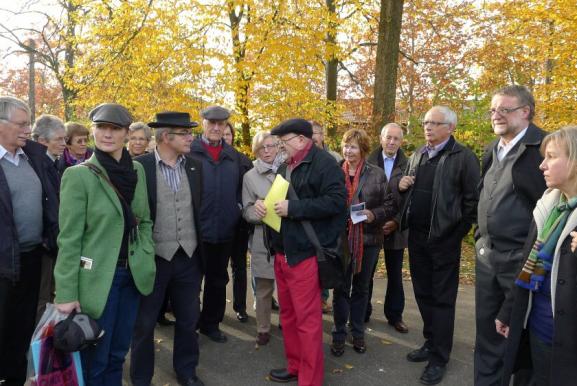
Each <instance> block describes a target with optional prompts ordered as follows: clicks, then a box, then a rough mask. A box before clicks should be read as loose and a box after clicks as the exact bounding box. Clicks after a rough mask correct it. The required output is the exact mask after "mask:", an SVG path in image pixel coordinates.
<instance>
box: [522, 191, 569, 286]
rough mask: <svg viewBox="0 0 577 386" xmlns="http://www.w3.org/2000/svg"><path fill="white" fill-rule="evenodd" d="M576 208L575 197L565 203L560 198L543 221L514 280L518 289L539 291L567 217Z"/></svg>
mask: <svg viewBox="0 0 577 386" xmlns="http://www.w3.org/2000/svg"><path fill="white" fill-rule="evenodd" d="M576 206H577V197H573V198H571V199H570V200H569V201H566V199H565V198H564V196H561V199H560V200H559V204H558V205H557V206H556V207H555V208H553V210H552V211H551V213H550V214H549V217H547V221H545V225H544V226H543V229H542V230H541V232H539V235H538V236H537V240H535V244H533V248H532V249H531V253H530V254H529V257H528V258H527V261H526V262H525V265H524V266H523V269H522V270H521V273H520V274H519V276H518V277H517V280H515V284H517V285H518V286H519V287H523V288H525V289H528V290H530V291H538V290H539V287H540V285H541V283H543V280H544V279H545V276H546V275H547V272H551V267H552V265H553V256H554V254H555V247H556V246H557V242H558V241H559V237H560V236H561V232H562V231H563V228H564V227H565V224H566V223H567V219H568V218H569V215H570V214H571V212H572V211H573V209H575V207H576Z"/></svg>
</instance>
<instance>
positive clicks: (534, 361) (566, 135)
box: [495, 127, 577, 386]
mask: <svg viewBox="0 0 577 386" xmlns="http://www.w3.org/2000/svg"><path fill="white" fill-rule="evenodd" d="M541 152H542V153H543V156H544V160H543V162H542V163H541V165H540V169H541V170H542V171H543V175H544V177H545V182H546V183H547V187H548V189H547V190H546V191H545V193H544V194H543V197H542V198H541V199H540V200H539V201H538V202H537V206H536V207H535V209H534V211H533V227H532V230H531V232H530V234H529V238H528V240H527V242H526V244H525V252H526V255H527V256H528V257H527V261H526V262H525V265H524V266H523V269H522V271H521V272H520V274H519V276H518V278H517V280H516V282H515V285H514V290H513V295H512V298H511V299H507V301H506V302H505V305H506V306H505V307H503V310H502V312H500V313H499V315H497V320H495V324H496V328H497V332H498V333H500V334H501V335H503V336H505V337H507V338H508V346H507V351H506V354H505V359H504V376H503V380H502V384H503V385H509V382H510V378H511V375H512V373H513V372H514V371H515V370H517V369H519V368H521V367H526V366H528V367H531V368H532V374H533V375H532V382H533V383H532V384H534V385H537V386H546V385H555V386H563V385H575V384H576V382H577V381H576V380H577V255H576V254H575V247H576V246H577V238H576V240H575V241H573V240H572V238H573V237H575V236H577V232H575V230H576V229H577V211H575V207H576V206H577V127H565V128H563V129H561V130H559V131H556V132H554V133H552V134H550V135H548V136H547V137H545V139H544V140H543V143H542V145H541ZM572 241H573V244H572Z"/></svg>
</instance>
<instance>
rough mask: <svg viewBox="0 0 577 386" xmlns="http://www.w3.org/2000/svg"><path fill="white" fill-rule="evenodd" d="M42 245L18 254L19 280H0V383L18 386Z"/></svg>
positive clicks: (23, 368)
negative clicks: (1, 381) (0, 381)
mask: <svg viewBox="0 0 577 386" xmlns="http://www.w3.org/2000/svg"><path fill="white" fill-rule="evenodd" d="M44 253H45V251H44V248H42V247H38V248H36V249H34V250H32V251H30V252H22V253H21V254H20V280H18V281H17V282H15V283H13V282H12V281H10V280H8V279H4V278H2V279H0V380H2V379H4V380H5V382H4V383H3V384H2V386H9V385H10V386H12V385H14V386H16V385H18V386H22V385H23V384H24V382H25V380H26V369H27V365H28V361H27V358H26V353H27V352H28V349H29V348H30V339H31V338H32V334H33V333H34V328H35V327H36V310H37V307H38V293H39V291H40V274H41V271H42V255H43V254H44Z"/></svg>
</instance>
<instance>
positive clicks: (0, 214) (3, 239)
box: [0, 141, 59, 281]
mask: <svg viewBox="0 0 577 386" xmlns="http://www.w3.org/2000/svg"><path fill="white" fill-rule="evenodd" d="M22 150H23V151H24V153H25V154H26V155H27V156H28V158H29V160H30V164H31V165H32V168H33V169H34V171H35V172H36V175H37V176H38V178H39V179H40V183H41V184H42V198H43V201H42V207H43V215H42V219H43V243H44V246H45V247H46V248H47V250H48V251H49V252H51V253H54V252H55V251H56V249H57V246H56V237H57V236H58V207H59V201H58V182H59V181H58V180H54V179H53V174H51V171H53V169H54V163H53V162H52V161H51V160H50V158H48V156H47V155H46V146H44V145H41V144H39V143H37V142H33V141H26V145H25V146H24V147H23V148H22ZM12 211H13V208H12V198H11V195H10V189H9V187H8V181H7V180H6V176H5V174H4V171H3V169H2V168H0V277H4V278H8V279H10V280H13V281H17V280H18V278H19V275H20V250H19V244H18V235H17V234H16V224H14V215H13V212H12Z"/></svg>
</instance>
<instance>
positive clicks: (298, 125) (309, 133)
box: [270, 118, 313, 138]
mask: <svg viewBox="0 0 577 386" xmlns="http://www.w3.org/2000/svg"><path fill="white" fill-rule="evenodd" d="M270 133H271V134H272V135H276V136H279V137H280V136H282V135H285V134H289V133H294V134H299V135H304V136H305V137H307V138H312V137H313V126H312V125H311V123H310V122H309V121H307V120H306V119H302V118H293V119H287V120H286V121H283V122H281V123H280V124H279V125H278V126H277V127H275V128H274V129H272V130H271V132H270Z"/></svg>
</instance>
